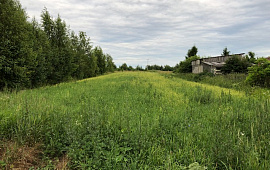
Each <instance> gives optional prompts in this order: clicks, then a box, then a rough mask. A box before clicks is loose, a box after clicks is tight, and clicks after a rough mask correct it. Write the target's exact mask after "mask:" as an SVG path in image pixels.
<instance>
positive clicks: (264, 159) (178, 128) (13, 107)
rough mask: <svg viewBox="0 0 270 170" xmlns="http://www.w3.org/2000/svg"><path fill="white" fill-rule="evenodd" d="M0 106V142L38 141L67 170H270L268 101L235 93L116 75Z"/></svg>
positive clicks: (19, 96) (14, 96) (2, 96)
mask: <svg viewBox="0 0 270 170" xmlns="http://www.w3.org/2000/svg"><path fill="white" fill-rule="evenodd" d="M0 101H1V102H0V108H1V110H0V122H1V124H0V135H1V141H2V142H3V141H9V140H12V141H16V142H17V143H19V144H21V145H30V146H31V145H34V144H36V143H40V144H41V147H42V150H43V153H44V155H43V156H44V157H48V158H50V159H53V158H55V157H61V156H62V155H68V157H69V160H70V161H69V164H68V166H69V168H70V169H185V168H188V167H190V168H191V167H197V168H200V169H205V168H206V167H207V168H208V169H269V168H270V162H269V160H270V156H269V153H270V149H269V148H270V146H269V145H270V143H269V141H270V133H269V126H270V124H269V123H270V116H269V113H270V101H269V98H256V97H252V96H250V95H248V94H246V93H245V92H242V91H235V90H233V89H227V88H221V87H217V86H212V85H207V84H201V83H195V82H190V81H186V80H183V79H179V78H175V77H171V76H170V75H169V74H168V75H167V76H161V75H160V74H159V73H152V72H151V73H150V72H119V73H114V74H110V75H105V76H101V77H97V78H91V79H87V80H84V81H78V82H71V83H62V84H59V85H56V86H52V87H45V88H40V89H34V90H26V91H21V92H18V93H11V94H8V93H0ZM3 165H4V164H3Z"/></svg>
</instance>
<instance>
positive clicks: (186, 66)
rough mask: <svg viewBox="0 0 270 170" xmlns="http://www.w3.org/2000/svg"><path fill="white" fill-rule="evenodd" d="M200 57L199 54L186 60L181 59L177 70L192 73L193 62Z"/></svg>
mask: <svg viewBox="0 0 270 170" xmlns="http://www.w3.org/2000/svg"><path fill="white" fill-rule="evenodd" d="M198 59H200V57H198V56H192V57H189V58H187V59H186V60H185V61H181V62H180V64H179V65H178V68H177V70H176V72H180V73H191V72H192V65H191V62H192V61H195V60H198Z"/></svg>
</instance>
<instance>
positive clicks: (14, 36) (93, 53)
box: [0, 0, 116, 90]
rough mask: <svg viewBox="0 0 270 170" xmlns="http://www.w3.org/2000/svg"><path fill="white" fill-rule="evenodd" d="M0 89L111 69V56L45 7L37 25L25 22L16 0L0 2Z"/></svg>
mask: <svg viewBox="0 0 270 170" xmlns="http://www.w3.org/2000/svg"><path fill="white" fill-rule="evenodd" d="M0 9H1V10H0V16H1V21H0V28H1V31H0V43H1V44H0V90H3V89H23V88H34V87H39V86H43V85H48V84H56V83H60V82H63V81H68V80H72V79H83V78H88V77H93V76H97V75H101V74H104V73H106V72H112V71H114V70H115V69H116V66H115V64H114V62H113V58H112V57H111V56H110V55H109V54H105V53H104V52H103V50H102V48H101V47H93V46H92V44H91V42H90V38H89V37H87V35H86V33H85V32H79V33H78V34H76V33H75V32H74V31H70V30H69V29H68V27H67V25H66V23H65V21H63V20H62V19H61V17H60V16H59V15H58V17H57V18H55V19H54V18H53V17H52V16H51V15H50V13H49V12H48V10H47V9H46V8H45V9H44V10H43V11H42V13H41V24H40V23H38V22H37V21H36V20H35V19H33V20H32V21H31V22H29V21H27V14H26V12H25V11H24V10H23V9H22V7H21V4H20V3H19V2H18V1H16V0H1V2H0Z"/></svg>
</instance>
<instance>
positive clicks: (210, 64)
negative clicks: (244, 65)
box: [203, 61, 225, 67]
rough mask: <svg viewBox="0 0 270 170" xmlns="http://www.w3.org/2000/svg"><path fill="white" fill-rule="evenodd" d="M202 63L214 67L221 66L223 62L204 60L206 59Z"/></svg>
mask: <svg viewBox="0 0 270 170" xmlns="http://www.w3.org/2000/svg"><path fill="white" fill-rule="evenodd" d="M203 63H204V64H206V65H209V66H214V67H222V66H224V65H225V62H220V63H218V62H206V61H204V62H203Z"/></svg>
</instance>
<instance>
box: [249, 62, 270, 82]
mask: <svg viewBox="0 0 270 170" xmlns="http://www.w3.org/2000/svg"><path fill="white" fill-rule="evenodd" d="M246 82H247V83H249V84H250V85H252V86H254V85H255V86H261V87H270V62H269V61H268V60H267V59H265V58H260V59H258V61H257V62H256V64H255V65H254V66H252V67H250V68H248V77H247V79H246Z"/></svg>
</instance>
